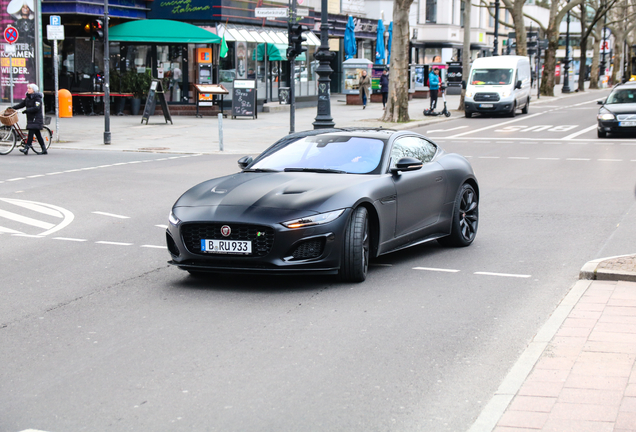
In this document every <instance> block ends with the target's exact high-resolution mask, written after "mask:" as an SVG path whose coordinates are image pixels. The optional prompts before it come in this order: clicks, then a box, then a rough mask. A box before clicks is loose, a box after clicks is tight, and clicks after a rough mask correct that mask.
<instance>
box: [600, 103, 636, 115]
mask: <svg viewBox="0 0 636 432" xmlns="http://www.w3.org/2000/svg"><path fill="white" fill-rule="evenodd" d="M603 108H605V109H608V110H610V111H611V112H612V113H614V114H636V103H622V104H606V105H603Z"/></svg>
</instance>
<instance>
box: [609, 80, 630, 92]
mask: <svg viewBox="0 0 636 432" xmlns="http://www.w3.org/2000/svg"><path fill="white" fill-rule="evenodd" d="M626 87H627V88H634V87H636V81H627V82H624V83H618V84H616V85H615V86H614V88H613V89H612V90H615V89H618V88H626Z"/></svg>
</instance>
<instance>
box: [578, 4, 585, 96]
mask: <svg viewBox="0 0 636 432" xmlns="http://www.w3.org/2000/svg"><path fill="white" fill-rule="evenodd" d="M586 15H587V14H586V5H585V3H583V4H581V35H582V36H581V44H580V45H581V55H580V56H579V86H578V88H579V91H581V92H582V91H585V75H587V35H586V33H585V30H586V29H585V27H586V25H587V23H586V19H585V17H586Z"/></svg>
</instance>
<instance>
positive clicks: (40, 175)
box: [27, 174, 44, 178]
mask: <svg viewBox="0 0 636 432" xmlns="http://www.w3.org/2000/svg"><path fill="white" fill-rule="evenodd" d="M38 177H44V174H36V175H32V176H28V177H27V178H38Z"/></svg>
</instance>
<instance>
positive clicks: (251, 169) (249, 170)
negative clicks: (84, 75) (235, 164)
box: [243, 168, 280, 172]
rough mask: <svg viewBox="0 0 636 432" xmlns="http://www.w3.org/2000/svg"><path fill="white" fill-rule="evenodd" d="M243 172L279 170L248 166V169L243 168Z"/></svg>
mask: <svg viewBox="0 0 636 432" xmlns="http://www.w3.org/2000/svg"><path fill="white" fill-rule="evenodd" d="M243 172H280V171H278V170H275V169H269V168H250V169H244V170H243Z"/></svg>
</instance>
